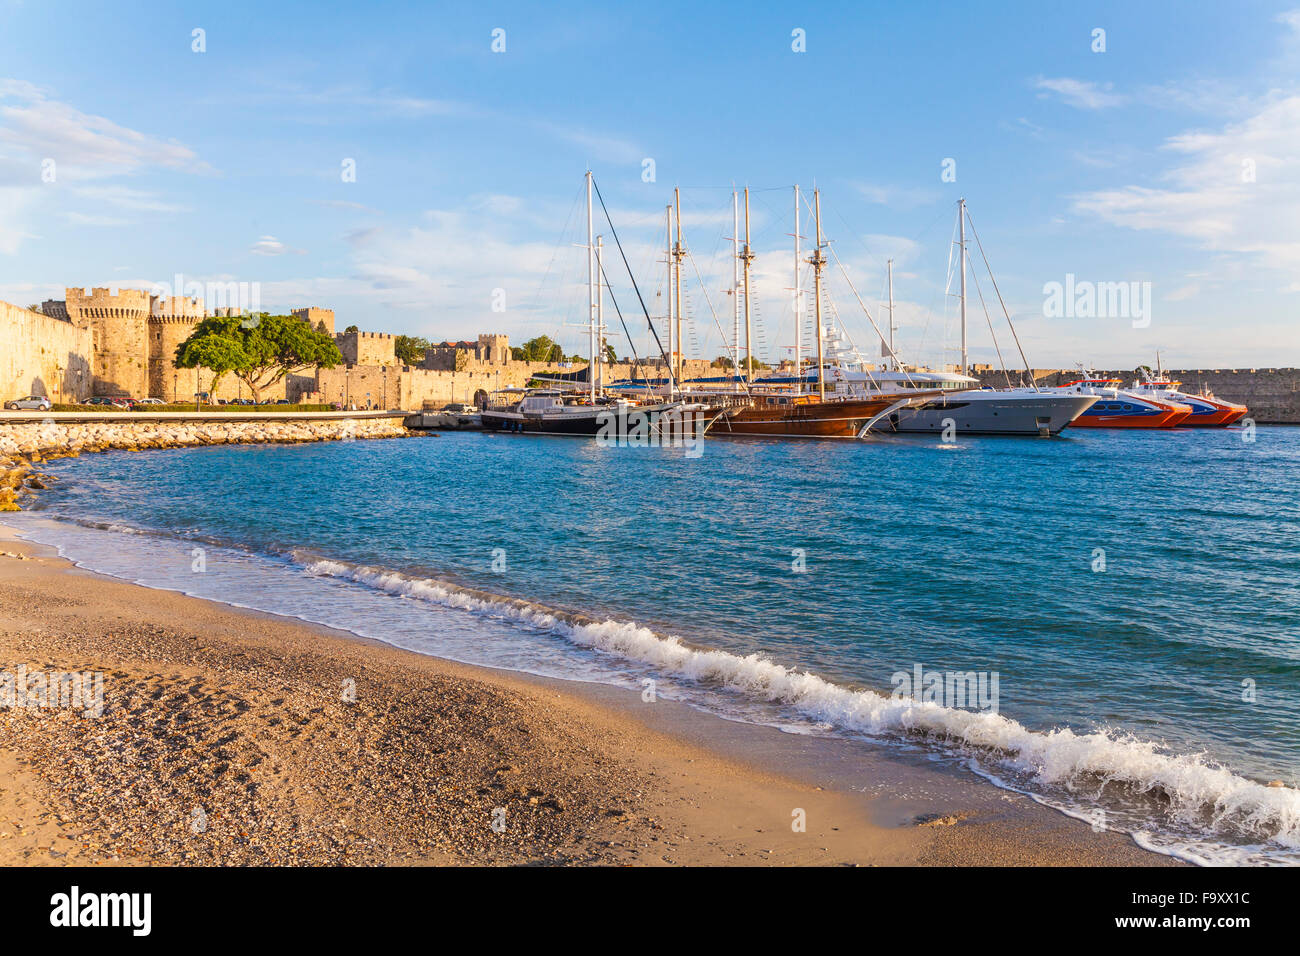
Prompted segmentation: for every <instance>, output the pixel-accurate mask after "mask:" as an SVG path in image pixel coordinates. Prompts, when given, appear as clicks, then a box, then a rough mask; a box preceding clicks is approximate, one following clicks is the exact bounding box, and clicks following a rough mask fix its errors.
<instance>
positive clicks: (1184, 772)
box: [301, 558, 1300, 863]
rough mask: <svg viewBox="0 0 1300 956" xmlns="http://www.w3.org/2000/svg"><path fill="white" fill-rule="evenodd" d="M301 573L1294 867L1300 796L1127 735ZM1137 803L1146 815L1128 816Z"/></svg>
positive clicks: (540, 615)
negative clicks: (940, 749)
mask: <svg viewBox="0 0 1300 956" xmlns="http://www.w3.org/2000/svg"><path fill="white" fill-rule="evenodd" d="M301 565H302V566H303V567H304V568H305V569H306V570H307V571H308V572H309V573H311V574H315V575H323V576H329V577H334V578H341V579H344V580H348V581H352V582H355V583H357V584H362V585H365V586H367V587H370V588H375V589H378V590H381V591H385V592H387V593H389V594H393V595H397V596H400V597H404V598H412V599H417V600H423V601H429V602H433V603H436V604H440V605H443V606H446V607H452V608H459V609H463V610H466V611H470V612H473V613H477V614H484V615H488V616H491V617H495V618H499V619H506V620H511V621H514V622H517V623H520V624H524V625H527V626H529V627H533V628H538V629H541V630H544V631H548V632H551V633H554V634H557V635H559V636H561V637H563V638H564V639H565V640H567V641H568V642H570V643H572V644H574V645H576V646H578V647H583V648H589V649H592V650H595V651H599V652H603V653H606V654H613V655H617V656H618V657H620V658H623V659H625V660H631V661H636V662H639V663H642V664H646V665H649V666H650V667H652V668H654V669H656V670H659V671H662V672H665V673H667V674H671V675H674V676H676V677H682V678H686V679H688V680H691V681H694V682H697V683H699V684H701V685H706V686H710V687H714V688H719V689H722V690H725V691H728V692H731V693H734V694H739V695H744V696H747V697H750V698H756V699H758V700H762V701H766V702H769V703H776V704H781V705H784V706H788V707H791V708H793V709H794V710H795V711H797V712H798V713H799V714H801V715H803V716H804V717H807V718H811V719H813V720H815V721H819V722H824V723H825V724H829V725H831V726H832V727H833V728H835V729H837V730H840V731H847V732H851V733H857V734H867V735H871V736H884V737H890V736H903V737H908V738H916V737H923V738H927V739H929V740H931V741H933V742H937V743H940V744H945V745H952V746H956V747H958V748H960V749H961V750H962V751H963V752H966V753H967V754H968V755H970V756H973V757H974V758H975V759H976V760H977V761H978V762H979V765H980V766H979V767H977V768H976V769H977V770H982V775H983V776H985V777H987V778H988V779H990V780H991V781H992V782H994V783H998V784H999V785H1003V786H1008V787H1010V788H1011V789H1017V790H1024V792H1028V793H1030V794H1031V795H1033V796H1034V797H1035V799H1039V800H1040V801H1041V802H1045V803H1048V804H1049V805H1052V806H1055V807H1057V808H1058V809H1063V810H1066V812H1070V813H1071V814H1072V815H1076V816H1083V817H1084V818H1085V819H1094V816H1093V814H1092V812H1091V811H1087V810H1085V811H1081V810H1080V809H1079V805H1078V803H1077V802H1076V800H1075V799H1071V798H1076V797H1084V798H1089V797H1100V796H1101V795H1102V792H1103V791H1105V795H1106V796H1107V797H1116V796H1118V797H1121V798H1122V799H1123V800H1125V801H1127V802H1128V804H1129V807H1130V811H1131V812H1125V811H1124V810H1123V809H1121V810H1120V811H1118V812H1117V813H1115V814H1114V815H1113V816H1112V817H1110V818H1108V821H1107V823H1106V826H1107V828H1115V829H1123V830H1126V831H1128V832H1131V833H1132V834H1133V836H1134V838H1135V840H1137V842H1138V843H1139V844H1141V845H1143V846H1146V847H1148V848H1150V849H1155V850H1159V851H1162V852H1168V853H1171V854H1173V855H1177V856H1180V857H1181V858H1183V859H1187V860H1189V861H1192V862H1197V863H1231V862H1246V857H1247V856H1249V857H1250V861H1251V862H1300V856H1294V858H1291V859H1287V858H1290V857H1292V856H1293V855H1292V853H1291V851H1300V791H1296V790H1294V789H1291V788H1289V787H1273V786H1267V785H1264V784H1261V783H1259V782H1257V781H1254V780H1250V779H1247V778H1245V777H1242V776H1239V775H1237V774H1235V773H1233V772H1232V771H1231V770H1230V769H1228V768H1226V767H1224V766H1221V765H1219V764H1217V763H1215V762H1213V761H1211V760H1209V759H1207V758H1206V757H1205V756H1204V755H1200V754H1176V753H1171V752H1168V751H1167V750H1166V749H1165V748H1163V747H1162V746H1160V745H1159V744H1157V743H1155V742H1152V741H1147V740H1143V739H1141V738H1138V737H1136V736H1134V735H1132V734H1128V733H1119V732H1095V733H1076V732H1075V731H1073V730H1070V729H1068V728H1056V729H1052V730H1048V731H1036V730H1031V729H1029V728H1027V727H1025V726H1024V725H1022V724H1020V723H1018V722H1017V721H1015V720H1012V719H1010V718H1008V717H1004V716H1002V715H1000V714H995V713H987V712H976V711H969V710H961V709H958V708H951V707H945V706H943V705H941V704H938V703H934V702H922V701H917V700H914V699H911V698H905V697H894V696H888V695H886V694H883V693H878V692H876V691H873V690H869V689H858V688H852V687H847V686H844V685H841V684H836V683H833V682H831V681H828V680H825V679H824V678H821V677H818V676H817V675H815V674H811V673H808V672H806V671H798V670H795V669H792V668H788V667H785V666H783V665H781V664H778V663H776V662H775V661H772V660H770V659H768V658H766V657H764V656H763V655H761V654H750V655H747V656H740V655H737V654H732V653H729V652H726V651H720V650H711V649H708V648H703V647H695V646H692V645H690V644H688V643H686V642H684V641H682V640H681V639H680V638H678V637H675V636H672V635H664V634H659V633H656V632H655V631H653V630H651V629H650V628H647V627H644V626H642V625H640V624H636V623H632V622H623V621H614V620H608V619H606V620H599V619H596V618H592V617H587V616H584V615H581V614H574V613H569V612H565V611H560V610H557V609H554V608H548V607H545V606H542V605H538V604H534V603H530V602H528V601H523V600H518V599H513V598H507V597H503V596H500V595H496V594H492V593H491V592H487V591H481V590H476V589H472V588H465V587H461V586H458V585H454V584H450V583H448V582H445V581H439V580H434V579H429V578H418V577H412V576H409V575H406V574H402V573H400V572H397V571H392V570H386V569H382V568H374V567H366V566H362V565H354V564H348V563H345V562H340V561H334V560H327V559H315V558H302V559H301ZM1008 774H1009V775H1010V776H1011V779H1010V780H1008V779H1007V776H1006V775H1008ZM1026 787H1028V788H1029V789H1026ZM1086 803H1087V804H1091V800H1086ZM1139 804H1140V805H1141V810H1142V811H1144V812H1143V813H1138V812H1137V809H1138V805H1139ZM1153 810H1154V811H1156V812H1158V813H1159V814H1160V816H1161V817H1162V818H1163V820H1164V822H1165V823H1167V824H1172V825H1175V826H1178V827H1180V828H1183V829H1185V830H1186V831H1191V832H1195V833H1196V834H1198V836H1204V835H1210V836H1213V835H1218V836H1219V837H1221V838H1229V839H1231V841H1232V843H1231V844H1230V845H1226V844H1225V845H1221V846H1218V847H1215V846H1210V847H1207V846H1205V845H1202V844H1200V842H1199V841H1198V842H1197V843H1196V844H1195V845H1189V844H1186V843H1185V842H1183V841H1181V840H1177V839H1171V838H1169V837H1168V836H1167V835H1162V834H1157V833H1151V832H1147V830H1146V829H1144V828H1143V827H1142V825H1141V818H1142V816H1146V815H1148V814H1149V813H1150V812H1151V811H1153ZM1278 851H1281V853H1280V854H1279V853H1278Z"/></svg>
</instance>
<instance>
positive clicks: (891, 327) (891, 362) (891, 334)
mask: <svg viewBox="0 0 1300 956" xmlns="http://www.w3.org/2000/svg"><path fill="white" fill-rule="evenodd" d="M885 265H886V266H888V268H889V366H890V368H892V369H893V370H894V371H895V372H897V371H898V360H897V359H896V358H894V329H896V328H897V326H896V325H894V260H893V259H889V260H886V262H885Z"/></svg>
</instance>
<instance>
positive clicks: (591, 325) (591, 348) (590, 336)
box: [587, 169, 596, 405]
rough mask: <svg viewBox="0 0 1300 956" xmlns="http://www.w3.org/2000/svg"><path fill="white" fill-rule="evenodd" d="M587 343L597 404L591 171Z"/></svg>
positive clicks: (592, 388) (588, 199) (588, 206)
mask: <svg viewBox="0 0 1300 956" xmlns="http://www.w3.org/2000/svg"><path fill="white" fill-rule="evenodd" d="M587 305H588V309H587V343H588V353H587V354H588V355H589V356H590V360H589V362H588V365H587V380H588V384H589V385H590V391H591V402H592V404H593V405H594V404H595V403H596V244H595V243H594V242H593V241H592V218H591V170H590V169H589V170H587Z"/></svg>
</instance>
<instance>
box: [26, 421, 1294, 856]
mask: <svg viewBox="0 0 1300 956" xmlns="http://www.w3.org/2000/svg"><path fill="white" fill-rule="evenodd" d="M1256 439H1257V440H1256V441H1254V442H1245V441H1243V440H1242V434H1241V432H1239V431H1237V430H1213V431H1200V430H1186V431H1170V432H1150V433H1141V432H1125V433H1112V432H1104V431H1095V432H1076V433H1073V434H1071V433H1069V432H1067V433H1066V434H1065V435H1064V436H1062V437H1061V438H1058V439H1054V440H1039V439H1010V438H966V439H962V440H961V441H959V442H958V443H956V444H954V445H943V444H941V443H940V442H938V441H935V440H931V439H928V438H923V437H918V438H904V437H896V438H881V439H875V440H871V441H866V442H777V441H737V440H713V441H708V442H706V444H705V448H704V453H703V454H702V455H701V456H700V457H698V458H690V457H687V456H686V455H685V454H684V453H683V452H682V451H681V450H679V449H640V448H602V447H598V446H597V445H596V444H595V443H593V442H590V441H586V440H582V439H564V438H540V437H527V436H508V435H486V434H478V433H468V434H451V433H448V434H444V435H442V436H441V437H437V438H424V439H417V440H410V441H378V442H345V443H331V444H319V445H293V446H250V447H211V448H201V449H184V450H172V451H166V452H151V453H149V454H130V453H106V454H101V455H91V456H86V457H83V458H81V459H76V460H63V461H56V462H52V463H50V464H49V465H48V471H49V472H51V473H52V474H55V475H57V476H58V477H59V478H60V479H61V480H60V481H58V482H56V483H54V487H53V489H52V490H51V491H48V492H45V493H43V494H42V495H41V499H40V508H39V510H37V511H34V512H31V513H28V514H25V515H21V516H18V517H17V520H16V521H15V524H16V525H17V526H18V527H19V528H20V530H21V531H22V532H23V533H24V534H27V535H29V536H31V537H34V538H36V539H38V540H43V541H48V542H50V543H54V544H57V545H58V546H59V547H60V548H62V549H63V550H64V552H65V553H66V554H68V556H70V557H72V558H73V559H75V560H78V561H80V562H81V563H83V564H85V565H86V566H88V567H93V568H96V569H98V570H103V571H106V572H109V573H114V574H118V575H121V576H124V577H128V578H130V579H132V580H138V581H141V582H142V583H146V584H151V585H154V586H158V587H170V588H176V589H179V590H184V591H187V592H189V593H194V594H199V595H202V596H206V597H212V598H217V599H221V600H226V601H230V602H232V603H237V604H243V605H248V606H253V607H259V608H262V609H264V610H270V611H278V612H281V613H288V614H296V615H299V616H302V617H305V618H308V619H311V620H318V621H322V622H323V623H329V624H334V625H337V626H341V627H346V628H350V629H352V630H354V631H357V632H358V633H363V634H367V635H368V636H373V637H378V638H381V639H383V640H388V641H390V642H392V643H395V644H399V645H401V646H407V647H413V648H415V649H418V650H423V651H425V652H428V653H434V654H440V655H442V656H447V657H453V658H457V659H461V660H467V661H472V662H479V663H487V664H493V665H496V666H506V667H515V668H518V669H522V670H530V671H535V672H539V673H547V674H553V675H556V676H569V677H576V678H581V679H585V680H605V681H611V682H617V683H623V684H627V685H628V686H637V687H644V686H645V685H644V681H646V680H655V681H656V682H657V687H658V690H659V692H660V693H663V694H665V695H667V696H670V697H677V698H681V699H685V700H687V701H689V702H692V703H694V704H696V705H698V706H700V707H703V708H706V709H710V710H714V711H716V712H719V713H722V714H724V715H725V716H728V717H732V718H735V719H747V720H759V721H764V722H767V723H774V724H777V725H780V726H783V727H785V728H786V729H788V730H791V731H796V732H805V733H834V734H848V735H854V736H858V737H862V738H866V739H864V740H863V746H881V745H885V746H890V745H905V746H923V747H932V748H934V749H935V752H936V753H937V754H939V755H941V758H942V759H951V760H956V761H960V762H962V763H963V764H965V765H967V766H969V767H970V768H971V769H972V770H973V771H975V772H978V773H981V774H983V775H984V776H987V777H989V778H990V779H993V780H995V782H997V783H999V784H1000V785H1003V786H1008V787H1013V788H1015V789H1019V790H1024V791H1026V792H1029V793H1032V794H1034V795H1035V796H1036V797H1038V798H1039V799H1042V800H1044V801H1046V802H1049V803H1051V804H1052V805H1055V806H1058V807H1060V808H1061V809H1063V810H1066V811H1067V812H1071V813H1075V814H1078V815H1082V816H1084V817H1085V818H1086V819H1089V820H1091V821H1092V822H1093V823H1094V825H1104V826H1108V827H1113V828H1117V829H1122V830H1125V831H1127V832H1132V833H1134V834H1135V838H1136V839H1138V840H1139V842H1142V843H1143V844H1144V845H1148V846H1152V847H1153V848H1158V849H1161V850H1164V851H1166V852H1173V853H1177V854H1178V855H1181V856H1184V857H1186V858H1188V859H1193V860H1198V861H1205V862H1265V861H1267V862H1296V861H1298V860H1300V794H1297V792H1296V790H1294V789H1289V788H1290V787H1294V786H1296V785H1298V784H1300V429H1288V428H1280V427H1279V428H1267V427H1262V428H1260V429H1258V431H1257V433H1256ZM50 519H57V520H53V521H51V520H50ZM6 520H8V519H6ZM131 532H135V533H131ZM140 532H145V533H140ZM196 547H200V548H202V549H203V554H202V558H203V560H202V562H201V563H202V566H203V568H204V570H203V571H201V572H199V571H196V570H195V569H194V568H195V554H194V549H195V548H196ZM1103 561H1104V569H1103ZM465 589H469V590H465ZM483 592H486V593H483ZM502 598H508V599H516V600H515V601H514V602H509V601H503V600H501V599H502ZM571 615H577V616H576V617H574V616H571ZM709 652H713V653H709ZM754 655H757V656H754ZM918 665H920V666H921V667H923V668H925V669H926V670H930V669H936V670H941V671H961V672H968V671H974V672H977V673H982V674H985V675H986V676H987V675H991V674H992V673H994V672H996V674H997V693H998V696H997V701H996V705H997V706H996V711H997V712H996V714H994V713H983V714H981V713H980V712H979V711H978V710H976V709H973V708H972V707H971V706H970V702H966V704H967V706H966V708H965V709H964V710H962V709H959V708H954V707H953V706H952V705H953V704H954V701H953V700H952V699H951V698H940V699H939V700H938V701H937V702H936V703H932V704H928V705H917V704H915V703H914V702H909V701H903V700H897V699H893V700H891V699H889V698H888V695H889V694H890V692H891V690H892V689H893V687H894V682H893V680H892V678H893V675H895V674H897V673H899V672H906V673H908V674H913V673H915V668H916V667H917V666H918ZM804 672H807V674H810V675H813V676H812V677H804V676H801V675H803V674H804ZM864 691H865V692H866V693H864ZM872 691H877V692H881V693H883V694H884V695H886V696H884V697H882V696H879V695H878V694H876V693H871V692H872ZM985 703H988V702H987V701H985ZM944 705H947V706H944ZM1272 780H1282V781H1283V782H1284V783H1286V784H1287V785H1288V788H1282V789H1279V788H1269V787H1266V786H1264V784H1266V783H1267V782H1268V781H1272Z"/></svg>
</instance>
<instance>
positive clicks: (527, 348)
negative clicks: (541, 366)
mask: <svg viewBox="0 0 1300 956" xmlns="http://www.w3.org/2000/svg"><path fill="white" fill-rule="evenodd" d="M520 351H522V352H523V360H524V361H525V362H556V361H559V360H560V359H556V358H554V357H553V356H554V355H555V353H556V352H557V351H559V352H560V357H561V358H563V357H564V353H563V351H560V347H559V346H558V345H556V344H555V341H554V340H553V339H552V338H551V337H550V336H549V335H539V336H537V338H535V339H529V340H528V341H527V342H525V343H524V345H523V348H522V349H521V350H520Z"/></svg>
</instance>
